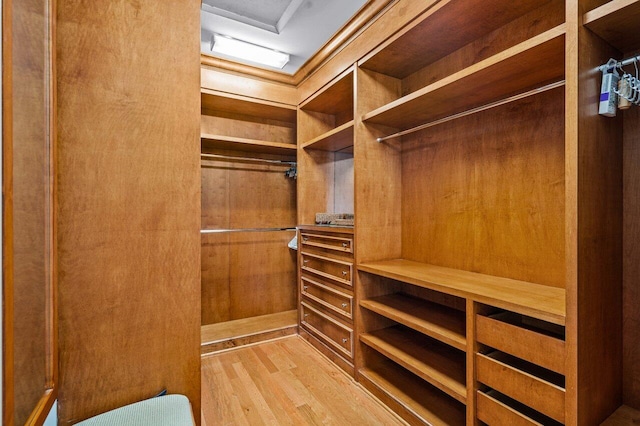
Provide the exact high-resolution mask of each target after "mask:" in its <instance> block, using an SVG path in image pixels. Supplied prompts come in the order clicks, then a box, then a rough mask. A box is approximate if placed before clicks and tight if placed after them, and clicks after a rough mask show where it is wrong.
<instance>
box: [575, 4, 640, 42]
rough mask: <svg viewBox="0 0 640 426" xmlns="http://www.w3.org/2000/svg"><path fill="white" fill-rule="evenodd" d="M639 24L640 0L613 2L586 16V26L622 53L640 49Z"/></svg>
mask: <svg viewBox="0 0 640 426" xmlns="http://www.w3.org/2000/svg"><path fill="white" fill-rule="evenodd" d="M639 22H640V1H639V0H612V1H609V2H608V3H605V4H604V5H602V6H600V7H598V8H596V9H593V10H591V11H589V12H587V13H585V15H584V25H585V26H586V27H587V28H589V29H590V30H591V31H593V32H594V33H596V34H598V35H599V36H600V37H601V38H603V39H604V40H606V41H607V42H608V43H609V44H611V45H612V46H613V47H615V48H616V49H618V50H619V51H621V52H630V51H632V50H635V49H637V48H638V47H640V31H638V23H639Z"/></svg>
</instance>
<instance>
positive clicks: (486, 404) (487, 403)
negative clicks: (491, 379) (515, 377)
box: [476, 391, 542, 426]
mask: <svg viewBox="0 0 640 426" xmlns="http://www.w3.org/2000/svg"><path fill="white" fill-rule="evenodd" d="M477 394H478V399H477V401H476V417H477V418H478V420H481V421H482V422H484V423H486V424H488V425H489V426H501V425H509V426H542V424H541V423H538V422H536V421H534V420H532V419H530V418H529V417H527V416H525V415H524V414H522V413H519V412H518V411H516V410H514V409H513V408H511V407H509V406H508V405H505V404H503V403H502V402H500V401H498V400H497V399H494V398H492V397H491V396H489V395H487V394H486V393H484V392H480V391H478V393H477Z"/></svg>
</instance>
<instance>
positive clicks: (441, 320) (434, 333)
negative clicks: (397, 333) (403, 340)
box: [360, 293, 467, 351]
mask: <svg viewBox="0 0 640 426" xmlns="http://www.w3.org/2000/svg"><path fill="white" fill-rule="evenodd" d="M360 306H362V307H363V308H366V309H368V310H370V311H373V312H375V313H377V314H379V315H382V316H384V317H387V318H389V319H392V320H394V321H396V322H398V323H400V324H403V325H405V326H407V327H410V328H412V329H414V330H416V331H419V332H420V333H423V334H425V335H427V336H429V337H432V338H434V339H437V340H439V341H441V342H444V343H446V344H447V345H450V346H452V347H454V348H457V349H459V350H462V351H464V350H466V347H467V340H466V338H465V334H466V330H465V315H464V312H460V311H457V310H455V309H451V308H448V307H444V306H442V305H438V304H437V303H431V302H429V301H427V300H422V299H418V298H413V297H410V296H407V295H405V294H403V293H397V294H389V295H385V296H379V297H374V298H371V299H365V300H361V301H360Z"/></svg>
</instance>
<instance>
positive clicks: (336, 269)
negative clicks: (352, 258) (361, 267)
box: [301, 253, 353, 286]
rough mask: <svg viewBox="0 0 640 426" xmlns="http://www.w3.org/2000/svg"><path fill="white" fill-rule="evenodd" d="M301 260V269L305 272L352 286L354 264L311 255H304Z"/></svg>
mask: <svg viewBox="0 0 640 426" xmlns="http://www.w3.org/2000/svg"><path fill="white" fill-rule="evenodd" d="M301 259H302V265H301V269H302V270H303V271H308V272H312V273H314V274H318V275H320V276H321V277H325V278H329V279H332V280H335V281H337V282H340V283H342V284H346V285H349V286H350V285H351V275H352V271H353V263H349V262H343V261H340V260H336V259H330V258H328V257H324V256H318V255H315V254H309V253H302V254H301Z"/></svg>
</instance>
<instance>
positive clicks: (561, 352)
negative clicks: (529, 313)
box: [475, 311, 565, 425]
mask: <svg viewBox="0 0 640 426" xmlns="http://www.w3.org/2000/svg"><path fill="white" fill-rule="evenodd" d="M476 341H477V342H478V343H479V344H480V345H479V346H480V347H481V349H480V350H479V351H478V353H476V355H475V356H476V379H477V381H478V384H479V390H478V392H477V403H476V412H477V418H478V419H479V420H481V421H482V422H484V423H486V424H488V425H502V424H517V425H539V424H543V425H560V424H564V420H565V377H564V369H565V361H564V359H565V342H564V327H561V326H558V325H555V324H550V323H547V322H544V321H541V320H537V319H533V318H530V317H526V316H524V315H520V314H515V313H512V312H506V311H503V312H499V313H496V314H492V315H489V316H484V315H477V316H476Z"/></svg>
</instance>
